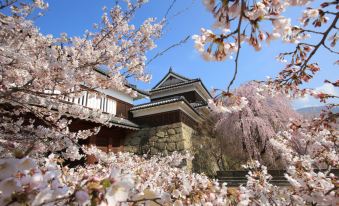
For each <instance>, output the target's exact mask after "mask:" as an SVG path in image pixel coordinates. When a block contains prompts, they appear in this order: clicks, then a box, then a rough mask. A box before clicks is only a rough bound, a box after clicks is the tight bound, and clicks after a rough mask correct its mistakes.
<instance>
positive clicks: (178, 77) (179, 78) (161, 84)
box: [152, 67, 192, 90]
mask: <svg viewBox="0 0 339 206" xmlns="http://www.w3.org/2000/svg"><path fill="white" fill-rule="evenodd" d="M171 78H172V79H175V80H176V81H174V82H175V83H176V84H177V83H184V82H189V81H192V79H190V78H187V77H184V76H182V75H180V74H177V73H175V72H174V71H173V69H172V67H170V68H169V70H168V73H167V74H166V75H165V76H164V78H162V79H161V80H160V81H159V82H158V83H157V84H156V85H155V86H154V87H153V88H152V90H155V89H157V88H161V87H165V86H170V85H164V83H166V81H169V80H170V79H171Z"/></svg>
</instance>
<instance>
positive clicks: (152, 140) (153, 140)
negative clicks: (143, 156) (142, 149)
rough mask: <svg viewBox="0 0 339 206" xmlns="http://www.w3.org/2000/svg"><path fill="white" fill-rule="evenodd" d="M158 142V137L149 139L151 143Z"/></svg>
mask: <svg viewBox="0 0 339 206" xmlns="http://www.w3.org/2000/svg"><path fill="white" fill-rule="evenodd" d="M157 140H158V137H157V136H152V137H151V138H149V141H150V142H156V141H157Z"/></svg>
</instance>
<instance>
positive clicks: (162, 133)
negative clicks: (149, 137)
mask: <svg viewBox="0 0 339 206" xmlns="http://www.w3.org/2000/svg"><path fill="white" fill-rule="evenodd" d="M157 137H159V138H163V137H165V132H161V131H160V132H157Z"/></svg>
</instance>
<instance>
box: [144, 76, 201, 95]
mask: <svg viewBox="0 0 339 206" xmlns="http://www.w3.org/2000/svg"><path fill="white" fill-rule="evenodd" d="M199 81H200V79H191V80H189V81H186V82H180V83H177V84H172V85H168V86H164V87H160V88H156V89H151V90H150V91H149V92H150V93H152V92H155V91H159V90H164V89H169V88H174V87H179V86H183V85H187V84H193V83H195V82H199Z"/></svg>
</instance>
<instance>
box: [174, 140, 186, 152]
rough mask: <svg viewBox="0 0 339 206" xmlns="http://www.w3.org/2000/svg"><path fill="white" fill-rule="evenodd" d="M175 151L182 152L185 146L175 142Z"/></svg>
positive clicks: (182, 143)
mask: <svg viewBox="0 0 339 206" xmlns="http://www.w3.org/2000/svg"><path fill="white" fill-rule="evenodd" d="M176 144H177V150H178V151H181V150H184V149H185V144H184V142H177V143H176Z"/></svg>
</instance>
